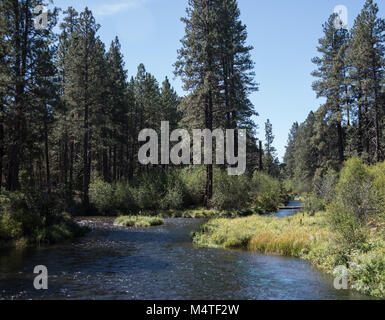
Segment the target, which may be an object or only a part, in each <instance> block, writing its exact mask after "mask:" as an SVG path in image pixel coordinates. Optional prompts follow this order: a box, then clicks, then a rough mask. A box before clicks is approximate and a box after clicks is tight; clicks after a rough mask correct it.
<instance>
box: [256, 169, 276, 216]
mask: <svg viewBox="0 0 385 320" xmlns="http://www.w3.org/2000/svg"><path fill="white" fill-rule="evenodd" d="M252 181H253V183H252V189H253V190H255V194H254V204H255V205H256V206H257V207H261V208H262V209H263V210H265V211H267V212H274V211H277V209H278V207H279V205H280V200H281V185H280V182H279V180H278V179H275V178H272V177H271V176H269V175H267V174H266V173H263V172H255V173H254V176H253V180H252Z"/></svg>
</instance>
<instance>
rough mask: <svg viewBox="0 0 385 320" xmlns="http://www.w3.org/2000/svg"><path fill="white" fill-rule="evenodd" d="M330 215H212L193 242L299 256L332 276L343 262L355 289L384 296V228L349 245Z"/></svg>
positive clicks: (215, 246)
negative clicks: (334, 229) (358, 244)
mask: <svg viewBox="0 0 385 320" xmlns="http://www.w3.org/2000/svg"><path fill="white" fill-rule="evenodd" d="M328 215H329V214H328V213H326V212H318V213H316V214H315V215H314V216H310V215H307V214H298V215H296V216H292V217H286V218H283V219H278V218H275V217H266V216H265V217H263V216H257V215H254V216H251V217H247V218H236V219H212V220H210V221H209V222H207V223H206V224H205V225H204V226H202V227H201V229H200V230H199V231H197V232H195V233H194V234H193V242H194V243H195V244H196V245H198V246H205V247H213V248H227V249H244V250H250V251H253V252H257V253H262V254H273V255H283V256H291V257H297V258H301V259H304V260H307V261H309V262H310V263H312V264H313V265H315V266H317V267H318V268H320V269H321V270H323V271H324V272H326V273H328V274H331V275H333V273H334V270H335V268H336V267H337V266H340V265H344V266H346V267H347V269H348V274H349V283H350V285H351V288H352V289H355V290H357V291H359V292H361V293H363V294H366V295H371V296H375V297H380V298H384V297H385V241H384V239H385V230H384V229H382V230H380V229H378V230H377V232H376V233H373V234H371V236H370V237H369V239H368V241H367V242H365V243H363V244H362V247H361V248H360V249H355V250H346V248H344V247H343V246H341V244H340V242H339V239H340V236H339V234H337V233H335V232H332V230H331V228H330V224H329V217H328ZM341 257H343V259H342V260H341Z"/></svg>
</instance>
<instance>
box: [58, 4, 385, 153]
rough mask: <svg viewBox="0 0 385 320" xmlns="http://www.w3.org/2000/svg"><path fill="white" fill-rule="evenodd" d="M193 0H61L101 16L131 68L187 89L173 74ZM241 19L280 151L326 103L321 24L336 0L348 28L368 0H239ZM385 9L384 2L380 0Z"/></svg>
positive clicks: (256, 98) (259, 96)
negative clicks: (319, 68) (317, 86)
mask: <svg viewBox="0 0 385 320" xmlns="http://www.w3.org/2000/svg"><path fill="white" fill-rule="evenodd" d="M187 2H188V1H187V0H54V3H55V5H56V6H58V7H60V8H63V9H64V8H67V7H68V6H73V7H74V8H76V9H77V10H78V11H81V10H83V9H84V7H86V6H88V7H89V8H90V9H91V10H92V11H93V13H94V15H95V17H96V19H97V22H98V23H100V24H101V29H100V31H99V34H100V36H101V39H102V40H103V41H104V42H105V43H106V45H107V47H108V46H109V44H110V42H111V40H112V39H113V38H114V37H115V36H116V35H117V36H118V37H119V39H120V41H121V44H122V52H123V54H124V57H125V63H126V69H127V70H128V74H129V75H130V76H131V75H135V74H136V69H137V66H138V65H139V64H140V63H143V64H144V65H145V66H146V69H147V71H149V72H151V73H152V74H154V75H155V76H156V77H157V79H158V81H159V82H162V81H163V79H164V77H165V76H168V77H169V79H170V80H171V82H172V84H173V86H174V87H175V89H176V90H177V92H178V93H179V94H180V95H183V94H184V92H183V90H182V85H181V81H180V80H179V79H174V75H173V64H174V63H175V61H176V57H177V49H178V48H179V47H180V39H181V38H182V37H183V34H184V25H183V23H182V22H181V21H180V18H181V17H182V16H185V8H186V6H187ZM238 3H239V8H240V10H241V19H242V22H243V23H244V24H246V25H247V30H248V34H249V38H248V43H249V44H250V45H253V46H254V50H253V52H252V58H253V60H254V62H255V72H256V81H257V82H258V83H260V91H259V92H257V93H255V94H253V95H252V96H251V101H252V102H253V104H254V106H255V109H256V111H257V112H258V113H259V115H260V116H259V117H258V118H257V119H256V123H257V124H258V126H259V130H258V137H259V138H260V139H262V140H264V123H265V121H266V119H270V120H271V122H272V124H273V131H274V134H275V137H276V138H275V143H274V144H275V147H276V148H277V150H278V155H279V157H280V159H281V158H282V157H283V155H284V152H285V146H286V142H287V136H288V132H289V130H290V128H291V126H292V123H293V122H294V121H298V122H302V121H304V120H305V119H306V116H307V114H308V113H309V112H310V111H311V110H316V109H317V108H318V107H319V105H320V104H321V103H322V101H321V100H317V99H316V95H315V93H314V92H313V91H312V89H311V84H312V82H313V78H312V76H311V75H310V73H311V72H312V71H313V70H314V65H313V64H312V62H311V59H312V58H313V57H314V56H316V55H317V52H316V46H317V44H318V39H319V38H320V37H321V36H322V24H323V23H324V22H325V21H326V20H327V19H328V17H329V16H330V15H331V14H332V13H333V10H334V8H335V7H336V6H337V5H345V6H346V7H347V8H348V12H349V28H350V27H351V26H352V25H353V22H354V18H355V17H356V16H357V14H358V13H359V12H360V10H361V9H362V7H363V5H364V3H365V1H364V0H291V1H288V0H238ZM377 3H378V4H379V8H380V13H379V15H380V16H381V17H384V13H385V3H383V2H382V0H378V1H377Z"/></svg>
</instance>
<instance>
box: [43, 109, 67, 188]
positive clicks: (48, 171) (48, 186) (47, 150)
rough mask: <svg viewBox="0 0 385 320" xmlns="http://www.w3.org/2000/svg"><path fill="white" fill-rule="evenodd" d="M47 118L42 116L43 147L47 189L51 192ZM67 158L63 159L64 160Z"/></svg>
mask: <svg viewBox="0 0 385 320" xmlns="http://www.w3.org/2000/svg"><path fill="white" fill-rule="evenodd" d="M47 122H48V119H47V115H45V118H44V147H45V166H46V175H47V177H46V178H47V180H46V182H47V191H48V193H51V173H50V168H49V146H48V123H47ZM66 160H67V159H65V162H66Z"/></svg>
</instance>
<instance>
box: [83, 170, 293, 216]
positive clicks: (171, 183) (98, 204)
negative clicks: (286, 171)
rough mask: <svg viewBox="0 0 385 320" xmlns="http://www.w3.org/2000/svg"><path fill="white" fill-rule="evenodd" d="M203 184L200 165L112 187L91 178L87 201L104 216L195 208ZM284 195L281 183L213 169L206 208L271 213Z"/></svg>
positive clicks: (258, 175) (261, 175)
mask: <svg viewBox="0 0 385 320" xmlns="http://www.w3.org/2000/svg"><path fill="white" fill-rule="evenodd" d="M205 181H206V171H205V168H204V167H203V166H202V167H194V168H186V169H179V170H164V171H163V170H162V171H159V172H152V173H143V174H141V175H140V176H138V177H136V179H135V180H133V181H130V182H126V181H121V182H118V183H115V184H113V185H112V184H109V183H107V182H104V181H103V180H102V179H100V178H95V179H94V180H93V182H92V183H91V185H90V192H89V195H90V202H91V204H92V205H93V206H94V207H95V208H96V209H97V210H98V212H99V213H100V214H105V215H108V214H117V213H120V214H123V215H124V214H137V213H139V212H143V211H155V210H182V209H186V208H190V207H199V206H201V205H202V203H203V199H204V194H205V187H206V185H205ZM287 195H288V192H287V191H286V188H285V187H284V186H283V184H282V183H281V182H280V181H279V180H278V179H275V178H272V177H270V176H269V175H267V174H264V173H261V172H256V173H255V174H254V175H253V176H249V175H247V174H245V175H242V176H229V175H228V174H227V171H225V170H220V169H219V168H215V170H214V193H213V198H212V199H211V202H210V205H211V207H212V208H213V209H216V210H219V211H231V210H242V209H246V208H251V207H256V208H260V211H261V212H273V211H276V210H277V208H278V206H279V205H280V204H282V203H285V202H286V201H287V200H288V196H287Z"/></svg>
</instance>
